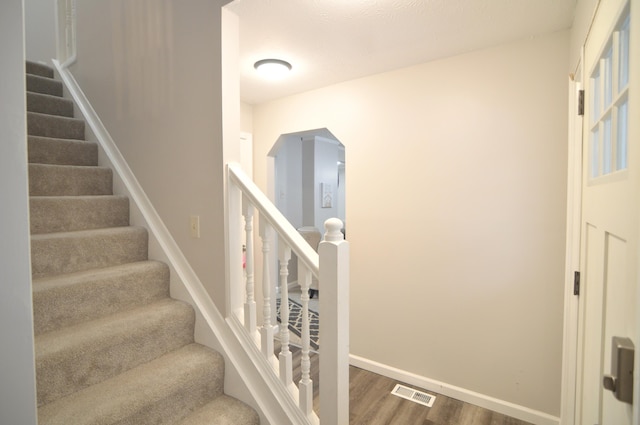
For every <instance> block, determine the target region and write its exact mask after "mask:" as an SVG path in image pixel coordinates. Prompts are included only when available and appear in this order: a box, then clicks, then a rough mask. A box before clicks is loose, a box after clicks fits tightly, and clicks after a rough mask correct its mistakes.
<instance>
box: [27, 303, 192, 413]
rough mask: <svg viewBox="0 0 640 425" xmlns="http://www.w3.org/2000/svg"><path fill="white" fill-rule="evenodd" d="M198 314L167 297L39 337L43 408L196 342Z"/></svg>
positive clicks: (38, 368)
mask: <svg viewBox="0 0 640 425" xmlns="http://www.w3.org/2000/svg"><path fill="white" fill-rule="evenodd" d="M194 323H195V313H194V311H193V308H192V307H191V306H190V305H188V304H186V303H183V302H181V301H176V300H173V299H171V298H167V299H164V300H161V301H158V302H156V303H153V304H150V305H146V306H143V307H139V308H136V309H133V310H128V311H124V312H121V313H117V314H113V315H110V316H106V317H103V318H100V319H96V320H93V321H88V322H84V323H80V324H78V325H76V326H70V327H66V328H62V329H60V330H57V331H53V332H48V333H45V334H42V335H39V336H37V337H36V338H35V353H36V380H37V382H38V391H37V392H38V405H39V406H41V405H43V404H47V403H50V402H52V401H54V400H57V399H58V398H60V397H64V396H66V395H69V394H71V393H73V392H76V391H79V390H81V389H83V388H86V387H88V386H90V385H94V384H97V383H100V382H102V381H104V380H106V379H109V378H112V377H114V376H116V375H117V374H119V373H122V372H124V371H127V370H129V369H132V368H134V367H137V366H139V365H141V364H143V363H146V362H149V361H151V360H153V359H156V358H158V357H161V356H163V355H165V354H167V353H168V352H171V351H174V350H177V349H179V348H180V347H183V346H185V345H187V344H191V343H193V326H194Z"/></svg>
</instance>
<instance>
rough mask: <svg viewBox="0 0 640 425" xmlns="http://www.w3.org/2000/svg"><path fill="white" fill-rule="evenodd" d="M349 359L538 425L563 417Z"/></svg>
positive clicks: (361, 359)
mask: <svg viewBox="0 0 640 425" xmlns="http://www.w3.org/2000/svg"><path fill="white" fill-rule="evenodd" d="M349 362H350V363H351V365H352V366H356V367H359V368H361V369H365V370H368V371H370V372H374V373H377V374H378V375H382V376H386V377H388V378H391V379H395V380H397V381H400V382H404V383H406V384H410V385H414V386H416V387H419V388H422V389H424V390H427V391H432V392H435V393H437V394H442V395H444V396H447V397H451V398H454V399H456V400H460V401H464V402H465V403H469V404H473V405H475V406H480V407H483V408H485V409H489V410H493V411H494V412H498V413H502V414H503V415H507V416H511V417H513V418H516V419H520V420H522V421H526V422H531V423H533V424H536V425H559V424H560V418H558V417H556V416H552V415H549V414H548V413H544V412H540V411H538V410H533V409H530V408H528V407H524V406H520V405H517V404H514V403H510V402H508V401H504V400H500V399H497V398H493V397H490V396H487V395H484V394H480V393H477V392H474V391H470V390H467V389H465V388H460V387H456V386H454V385H449V384H446V383H444V382H440V381H436V380H434V379H429V378H427V377H424V376H420V375H416V374H414V373H411V372H407V371H405V370H402V369H397V368H395V367H392V366H388V365H385V364H382V363H378V362H375V361H373V360H369V359H365V358H364V357H360V356H356V355H354V354H351V355H349Z"/></svg>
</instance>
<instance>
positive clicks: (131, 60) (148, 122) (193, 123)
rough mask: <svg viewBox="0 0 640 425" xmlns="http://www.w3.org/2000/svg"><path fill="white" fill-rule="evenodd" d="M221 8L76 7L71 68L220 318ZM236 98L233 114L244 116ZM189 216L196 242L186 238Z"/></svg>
mask: <svg viewBox="0 0 640 425" xmlns="http://www.w3.org/2000/svg"><path fill="white" fill-rule="evenodd" d="M223 3H224V1H211V0H186V1H182V2H173V1H166V0H150V1H144V2H141V1H130V0H113V1H103V0H83V1H81V2H78V5H77V16H78V25H77V33H78V41H77V43H78V44H77V50H78V53H77V55H78V61H77V63H76V64H74V65H73V66H72V68H71V70H72V73H73V74H74V76H75V78H76V79H77V81H78V83H79V84H80V87H82V89H83V91H84V92H85V94H86V95H87V97H88V98H89V100H90V102H91V103H92V105H93V107H94V109H95V110H96V112H97V113H98V115H99V116H100V118H101V120H102V121H103V122H104V124H105V126H106V128H107V129H108V131H109V132H110V133H111V136H112V137H113V139H114V141H115V142H116V144H117V145H118V148H119V149H120V151H121V152H122V154H123V155H124V157H125V159H126V160H127V162H128V164H129V166H130V167H131V169H132V170H133V172H134V174H135V175H136V177H137V179H138V181H139V182H140V183H141V185H142V187H143V189H144V190H145V192H146V194H147V195H148V196H149V198H150V200H151V202H152V203H153V205H154V207H155V209H156V210H157V211H158V213H159V214H160V217H161V218H162V220H163V221H164V223H165V225H166V226H167V228H168V229H169V231H170V232H171V234H172V236H173V238H174V239H175V240H176V242H177V243H178V245H179V247H180V249H181V250H182V252H183V253H184V254H185V256H186V258H187V260H188V261H189V262H190V264H191V265H192V267H193V268H194V270H195V271H196V273H197V274H198V276H199V278H200V280H201V281H202V282H203V283H204V285H205V286H206V288H207V290H208V291H209V294H210V295H212V297H213V299H214V301H215V303H216V305H217V306H218V308H219V309H220V310H221V311H222V312H223V313H224V311H225V280H224V276H225V274H224V273H225V252H224V208H223V206H224V196H223V178H224V167H223V154H224V152H223V144H222V138H223V125H222V111H223V109H222V83H221V81H222V70H221V55H222V52H221V5H222V4H223ZM150 16H153V17H155V19H149V17H150ZM237 97H238V96H236V98H237ZM236 102H237V111H229V114H228V115H229V116H231V115H234V114H235V115H237V117H236V119H237V120H239V114H240V111H239V109H240V105H239V100H236ZM238 125H239V124H238ZM234 140H235V141H236V143H239V130H238V129H236V130H235V136H234ZM191 215H198V216H200V234H201V238H200V239H195V238H192V237H191V236H190V233H189V217H190V216H191Z"/></svg>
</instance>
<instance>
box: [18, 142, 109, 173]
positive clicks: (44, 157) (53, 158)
mask: <svg viewBox="0 0 640 425" xmlns="http://www.w3.org/2000/svg"><path fill="white" fill-rule="evenodd" d="M28 143H29V162H30V163H35V164H52V165H86V166H89V165H93V166H95V165H98V144H97V143H95V142H87V141H84V140H73V139H60V138H54V137H43V136H29V138H28Z"/></svg>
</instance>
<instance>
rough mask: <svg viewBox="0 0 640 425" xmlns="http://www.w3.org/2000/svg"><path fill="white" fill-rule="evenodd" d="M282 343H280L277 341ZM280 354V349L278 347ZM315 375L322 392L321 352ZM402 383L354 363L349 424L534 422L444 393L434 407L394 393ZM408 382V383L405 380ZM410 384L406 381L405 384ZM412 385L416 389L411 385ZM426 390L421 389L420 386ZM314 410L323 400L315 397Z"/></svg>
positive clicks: (493, 424)
mask: <svg viewBox="0 0 640 425" xmlns="http://www.w3.org/2000/svg"><path fill="white" fill-rule="evenodd" d="M276 345H278V344H276ZM290 349H291V352H292V353H293V364H294V368H295V369H294V371H293V377H294V382H298V381H299V380H300V367H299V365H300V356H301V351H300V349H299V348H297V347H294V346H291V348H290ZM275 352H276V354H277V353H279V352H280V347H279V346H277V347H276V350H275ZM311 378H312V379H313V387H314V394H318V386H319V379H318V355H317V354H315V353H312V355H311ZM398 383H402V382H398V381H395V380H393V379H390V378H387V377H385V376H381V375H378V374H376V373H373V372H369V371H367V370H364V369H360V368H357V367H354V366H350V367H349V424H350V425H530V424H529V423H528V422H523V421H521V420H518V419H514V418H511V417H509V416H505V415H503V414H500V413H497V412H493V411H491V410H487V409H483V408H481V407H478V406H474V405H472V404H468V403H464V402H462V401H459V400H455V399H452V398H449V397H446V396H443V395H439V394H435V393H431V392H429V391H426V392H428V393H430V394H433V395H435V396H436V400H435V401H434V404H433V407H426V406H423V405H421V404H418V403H414V402H412V401H409V400H405V399H403V398H400V397H397V396H395V395H392V394H391V391H392V390H393V388H394V387H395V385H396V384H398ZM402 384H404V383H402ZM404 385H406V384H404ZM407 386H409V387H412V388H415V387H413V386H411V385H407ZM416 389H418V390H420V391H424V390H423V389H421V388H416ZM313 404H314V410H315V411H316V412H318V411H319V406H320V402H319V399H318V397H317V396H316V397H315V398H314V403H313Z"/></svg>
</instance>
